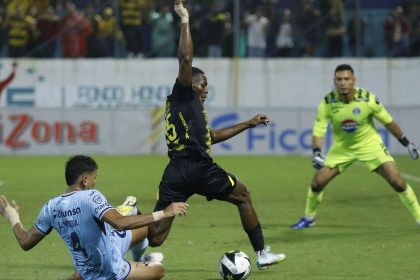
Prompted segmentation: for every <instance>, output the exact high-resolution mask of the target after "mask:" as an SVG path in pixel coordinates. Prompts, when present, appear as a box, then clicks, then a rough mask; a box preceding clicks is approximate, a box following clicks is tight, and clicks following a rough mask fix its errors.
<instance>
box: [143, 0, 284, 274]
mask: <svg viewBox="0 0 420 280" xmlns="http://www.w3.org/2000/svg"><path fill="white" fill-rule="evenodd" d="M175 11H176V13H177V14H178V15H179V16H180V18H181V23H182V24H181V36H180V42H179V51H178V58H179V72H178V78H177V79H176V82H175V85H174V87H173V90H172V94H171V95H169V96H168V97H167V100H166V118H165V119H166V142H167V145H168V150H169V151H168V154H169V157H170V162H169V164H168V165H167V167H166V169H165V172H164V174H163V177H162V181H161V182H160V186H159V198H158V201H157V203H156V206H155V211H159V210H162V209H164V208H165V207H166V206H167V205H169V204H170V203H171V202H185V201H187V199H188V198H189V197H190V196H192V195H193V194H200V195H203V196H206V197H207V199H208V200H212V199H218V200H223V201H227V202H230V203H233V204H235V205H236V206H237V207H238V210H239V215H240V217H241V221H242V226H243V228H244V230H245V232H246V233H247V234H248V236H249V239H250V241H251V244H252V246H253V248H254V251H255V253H256V258H257V267H258V268H259V269H263V268H265V267H267V266H269V265H272V264H274V263H278V262H280V261H282V260H284V259H285V257H286V256H285V255H284V254H273V253H271V252H270V250H269V247H267V248H264V246H265V244H264V238H263V233H262V229H261V225H260V222H259V220H258V217H257V214H256V212H255V210H254V207H253V205H252V202H251V196H250V193H249V192H248V191H247V189H246V188H245V186H244V185H243V184H242V183H241V182H240V181H239V180H238V179H237V178H236V177H235V176H234V175H232V174H229V173H227V172H226V171H225V170H223V169H222V168H221V167H220V166H218V165H217V164H216V163H214V162H213V159H212V158H211V156H210V154H209V153H210V146H211V145H212V144H215V143H219V142H222V141H224V140H227V139H229V138H231V137H233V136H235V135H237V134H238V133H240V132H242V131H244V130H246V129H248V128H252V127H255V126H257V125H260V124H265V125H267V124H268V123H269V119H268V117H267V116H265V115H260V114H259V115H256V116H255V117H253V118H252V119H250V120H248V121H246V122H242V123H239V124H236V125H234V126H233V127H230V128H226V129H221V130H211V129H210V127H209V125H208V122H207V116H206V112H205V110H204V107H203V103H204V100H205V99H206V96H207V92H208V90H207V78H206V76H205V74H204V72H203V71H201V70H200V69H198V68H195V67H192V59H193V45H192V39H191V34H190V29H189V15H188V11H187V10H186V9H185V8H184V6H183V3H182V1H181V0H175ZM172 221H173V219H172V220H169V221H164V222H158V223H157V224H156V225H155V226H152V227H149V236H148V239H149V242H150V246H152V247H153V246H159V245H161V244H162V243H163V242H164V241H165V239H166V237H167V236H168V234H169V231H170V229H171V226H172Z"/></svg>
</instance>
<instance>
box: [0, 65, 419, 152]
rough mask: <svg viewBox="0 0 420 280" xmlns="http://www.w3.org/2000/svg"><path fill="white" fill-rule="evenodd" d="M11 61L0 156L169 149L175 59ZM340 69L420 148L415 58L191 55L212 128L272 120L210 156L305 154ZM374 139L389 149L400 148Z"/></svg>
mask: <svg viewBox="0 0 420 280" xmlns="http://www.w3.org/2000/svg"><path fill="white" fill-rule="evenodd" d="M14 63H15V62H14V61H12V60H7V59H6V60H1V61H0V154H6V155H7V154H31V155H32V154H33V155H35V154H36V155H38V154H48V155H53V154H74V153H89V154H133V151H134V153H135V154H149V153H158V154H164V153H166V148H165V139H164V129H165V128H164V124H163V117H162V116H163V110H162V106H163V105H164V102H165V97H166V95H167V94H170V92H171V89H172V85H173V82H174V80H175V78H176V73H177V70H178V63H177V60H176V59H164V60H160V59H159V60H111V59H110V60H19V61H17V63H16V64H15V66H13V65H14ZM340 63H350V64H352V65H353V67H354V68H355V71H356V77H357V81H358V83H357V84H359V85H361V86H363V87H365V88H367V89H369V90H370V91H372V92H374V93H376V94H377V95H378V96H379V98H380V99H381V101H382V102H383V103H384V104H385V105H387V106H388V107H389V108H391V110H390V111H391V112H392V113H393V114H394V116H395V118H396V120H397V121H399V122H400V124H401V126H402V127H403V128H404V130H405V132H406V134H407V135H408V136H409V137H410V138H411V139H413V140H414V141H416V142H420V131H419V130H418V125H416V120H417V119H419V118H420V95H419V94H418V93H417V91H416V90H415V89H418V88H420V79H419V78H418V77H420V59H398V60H389V59H361V60H356V59H340V60H322V59H305V60H303V59H296V60H293V59H270V60H259V59H246V60H229V59H220V60H217V59H211V60H204V59H201V60H199V59H197V60H195V61H194V64H195V65H196V66H198V67H200V68H202V69H204V70H206V73H207V76H208V79H209V83H210V92H209V98H208V99H207V100H206V107H207V108H208V112H209V120H210V122H211V125H212V127H214V128H221V127H225V126H229V125H232V124H233V123H235V122H238V121H240V120H245V119H248V118H250V117H252V116H253V115H255V114H257V113H267V114H269V116H270V117H271V119H272V124H271V125H270V126H269V127H259V128H256V129H253V130H249V131H247V132H245V133H243V134H242V135H240V136H237V137H236V138H235V139H233V140H230V141H227V142H226V143H222V144H218V145H215V146H214V147H213V152H214V154H227V155H229V154H278V155H284V154H308V153H310V141H311V128H312V121H313V118H314V116H315V111H316V107H317V105H318V103H319V101H320V100H321V98H322V97H323V96H324V95H325V94H326V93H328V92H329V91H330V90H331V89H332V77H333V72H334V68H335V67H336V65H337V64H340ZM381 133H382V135H383V137H384V140H385V142H386V144H387V145H388V147H389V148H390V150H391V152H393V153H396V154H399V153H404V152H405V150H404V149H403V148H402V147H401V146H400V145H399V144H398V143H397V142H395V141H394V140H393V139H392V137H390V136H389V135H388V134H387V133H386V132H385V131H384V130H381ZM327 139H329V140H328V141H326V144H327V145H329V144H330V142H331V141H330V136H328V137H327Z"/></svg>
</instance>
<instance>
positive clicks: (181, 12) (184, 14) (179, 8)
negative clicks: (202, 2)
mask: <svg viewBox="0 0 420 280" xmlns="http://www.w3.org/2000/svg"><path fill="white" fill-rule="evenodd" d="M182 2H183V1H182V0H176V1H175V7H174V9H175V12H176V13H177V14H178V16H179V17H180V18H181V22H182V23H188V22H189V15H188V11H187V9H185V8H184V4H183V3H182ZM177 3H178V4H177Z"/></svg>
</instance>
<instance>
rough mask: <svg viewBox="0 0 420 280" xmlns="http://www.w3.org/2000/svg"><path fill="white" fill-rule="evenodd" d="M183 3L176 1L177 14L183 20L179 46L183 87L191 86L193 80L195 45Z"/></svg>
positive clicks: (180, 74) (179, 79) (180, 77)
mask: <svg viewBox="0 0 420 280" xmlns="http://www.w3.org/2000/svg"><path fill="white" fill-rule="evenodd" d="M183 2H184V1H182V0H175V1H174V8H175V12H176V13H177V14H178V16H179V17H180V18H181V36H180V39H179V46H178V60H179V72H178V81H179V82H180V83H181V84H182V85H183V86H190V85H191V80H192V61H193V43H192V39H191V32H190V25H189V14H188V11H187V9H186V8H185V7H184V5H183Z"/></svg>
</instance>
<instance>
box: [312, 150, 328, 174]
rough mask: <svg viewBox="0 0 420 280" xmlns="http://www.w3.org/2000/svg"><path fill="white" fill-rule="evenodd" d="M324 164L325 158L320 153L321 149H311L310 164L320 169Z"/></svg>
mask: <svg viewBox="0 0 420 280" xmlns="http://www.w3.org/2000/svg"><path fill="white" fill-rule="evenodd" d="M324 165H325V158H324V156H323V155H322V153H321V149H320V148H318V147H314V148H313V149H312V166H313V167H314V168H316V169H321V168H322V167H324Z"/></svg>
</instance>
